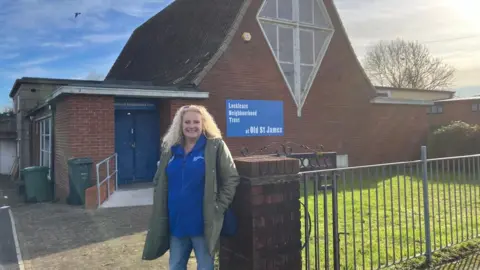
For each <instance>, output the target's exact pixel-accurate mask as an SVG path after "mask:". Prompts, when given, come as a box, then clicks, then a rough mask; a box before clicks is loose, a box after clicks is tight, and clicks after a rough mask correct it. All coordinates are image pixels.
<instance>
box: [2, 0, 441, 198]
mask: <svg viewBox="0 0 480 270" xmlns="http://www.w3.org/2000/svg"><path fill="white" fill-rule="evenodd" d="M277 2H280V1H272V0H266V1H263V0H243V1H238V0H235V1H234V0H223V1H217V0H202V1H198V0H177V1H174V2H173V3H172V4H170V5H169V6H168V7H166V8H165V9H164V10H163V11H161V12H159V13H158V14H157V15H155V16H154V17H152V18H151V19H149V20H148V21H147V22H145V23H144V24H142V25H141V26H139V27H138V28H137V29H136V30H135V31H134V32H133V33H132V35H131V37H130V39H129V40H128V42H127V44H126V45H125V47H124V48H123V50H122V52H121V53H120V55H119V57H118V59H117V60H116V62H115V63H114V65H113V66H112V68H111V70H110V71H109V73H108V75H107V77H106V79H105V81H103V82H88V81H78V82H74V81H72V82H66V83H64V84H63V85H61V86H56V87H55V89H54V90H53V91H52V93H51V94H49V95H48V96H47V97H45V98H44V99H42V102H40V104H39V105H38V106H36V107H35V108H34V109H32V110H29V112H28V116H29V117H31V120H32V119H49V122H48V123H47V124H48V125H44V126H43V129H42V132H40V133H41V134H42V135H41V136H43V137H42V138H48V139H49V140H50V141H49V142H50V144H48V146H49V147H50V149H51V151H50V152H48V154H46V155H47V156H48V158H50V159H51V160H52V162H51V163H49V164H50V166H51V167H52V169H53V171H54V173H53V176H54V179H55V182H56V191H57V192H56V194H57V197H58V198H60V199H65V198H66V196H67V194H68V182H67V181H68V174H67V173H68V171H67V160H68V159H69V158H72V157H84V156H87V157H91V158H93V160H94V162H99V161H101V160H102V159H104V158H106V157H108V156H109V155H111V154H113V153H118V158H119V161H118V162H119V164H118V168H119V183H120V184H130V183H135V182H139V181H151V178H152V177H153V174H154V172H155V168H156V166H155V164H156V161H157V160H158V155H159V145H160V136H161V134H163V133H164V132H165V131H166V129H167V128H168V125H169V123H170V120H171V119H172V117H173V114H174V113H175V111H176V110H177V109H178V108H179V107H180V106H182V105H184V104H191V103H197V104H203V105H206V106H207V107H208V109H209V110H210V111H211V112H212V114H213V115H214V117H215V119H216V121H217V123H218V124H219V126H220V128H221V129H222V131H223V132H224V134H225V135H226V136H225V140H226V142H227V143H228V145H229V147H230V148H231V151H232V153H233V154H234V155H236V156H238V155H240V151H241V149H242V148H243V147H247V148H248V149H249V150H250V152H253V151H255V150H257V149H260V148H262V147H264V146H266V145H268V144H271V143H274V142H285V141H290V142H294V143H297V144H303V145H308V146H311V147H315V146H317V145H319V144H322V145H323V146H324V148H325V150H326V151H335V152H337V153H339V154H346V155H348V158H349V164H350V165H359V164H368V163H378V162H387V161H400V160H409V159H413V158H418V155H419V149H420V145H422V144H423V143H424V142H425V138H426V134H427V132H428V121H427V114H426V108H427V106H431V105H433V102H431V101H424V100H422V101H421V102H416V101H415V100H405V99H393V98H389V97H385V96H381V97H379V96H378V95H377V92H376V89H375V87H374V86H373V85H372V84H371V82H370V81H369V80H368V78H367V76H366V75H365V73H364V71H363V69H362V67H361V65H360V63H359V62H358V60H357V57H356V55H355V53H354V51H353V49H352V47H351V45H350V42H349V40H348V37H347V34H346V32H345V29H344V28H343V25H342V23H341V20H340V17H339V15H338V13H337V10H336V8H335V6H334V4H333V1H332V0H324V1H321V0H318V1H317V0H311V1H302V2H301V3H302V4H300V5H299V6H293V3H294V2H295V1H284V2H285V3H283V2H282V3H283V4H282V6H281V7H277V6H276V4H277ZM290 4H291V5H290ZM296 14H298V15H299V16H297V15H296ZM297 17H298V18H297ZM11 97H12V98H14V100H15V99H16V93H12V94H11ZM230 101H231V103H229V102H230ZM272 102H273V103H272ZM227 104H233V105H232V106H236V105H235V104H240V105H239V106H240V107H242V106H243V105H242V104H247V105H249V104H250V105H251V106H257V107H255V108H256V109H255V111H254V112H248V110H247V112H245V113H247V114H248V113H252V114H256V112H257V111H256V110H258V113H259V114H264V115H267V116H268V117H265V116H263V119H260V117H259V118H258V119H257V118H255V119H257V120H248V118H247V117H245V118H241V119H242V121H244V122H245V121H247V123H246V124H247V125H248V124H249V123H248V121H252V122H251V123H254V124H256V125H262V124H263V125H265V124H266V125H268V121H271V122H275V123H278V125H277V126H275V127H274V128H273V129H272V130H273V131H272V132H273V133H271V134H270V136H266V134H260V133H261V132H260V133H257V132H255V129H253V130H250V131H251V132H250V133H246V131H245V132H244V133H243V134H242V128H243V127H244V126H241V125H240V128H239V129H238V128H237V126H235V125H234V124H235V123H230V122H229V116H228V115H227V114H228V111H229V108H227V106H228V105H227ZM255 104H256V105H255ZM272 104H277V105H272ZM278 104H280V105H279V106H278ZM269 106H272V107H269ZM262 107H263V108H262ZM270 108H272V111H274V112H275V113H274V114H273V115H272V114H270V115H269V113H268V111H269V110H268V109H270ZM273 109H274V110H273ZM237 111H238V110H237ZM237 111H236V112H237ZM240 111H241V110H240ZM40 116H45V118H42V117H40ZM46 116H48V117H46ZM244 119H247V120H244ZM27 120H28V119H27ZM32 121H33V120H32ZM235 121H236V120H234V121H233V122H235ZM255 121H257V122H255ZM262 121H263V122H262ZM265 121H267V123H265ZM244 122H242V123H244ZM45 127H49V128H48V129H45ZM40 128H41V127H40ZM261 130H262V129H261V128H260V131H261ZM47 133H48V134H47ZM229 134H230V135H229ZM42 145H46V144H44V143H42ZM272 151H273V150H272ZM37 156H39V158H42V159H43V157H42V155H37ZM32 162H33V161H32ZM25 165H28V164H26V163H25ZM92 181H94V179H92Z"/></svg>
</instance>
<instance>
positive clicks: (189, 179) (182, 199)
mask: <svg viewBox="0 0 480 270" xmlns="http://www.w3.org/2000/svg"><path fill="white" fill-rule="evenodd" d="M206 142H207V139H206V138H205V136H203V135H202V136H201V137H200V138H199V139H198V140H197V143H196V144H195V146H194V147H193V149H192V151H190V153H188V154H187V155H185V150H184V149H183V147H182V146H181V145H175V146H173V147H172V158H171V159H170V161H169V163H168V166H167V169H166V170H167V171H166V172H167V179H168V212H169V222H170V233H171V234H172V235H173V236H175V237H194V236H201V235H203V226H204V225H203V194H204V190H205V151H204V150H205V145H206Z"/></svg>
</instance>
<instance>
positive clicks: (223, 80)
mask: <svg viewBox="0 0 480 270" xmlns="http://www.w3.org/2000/svg"><path fill="white" fill-rule="evenodd" d="M261 2H262V1H252V4H251V5H250V8H249V9H248V11H247V13H246V15H245V18H244V20H243V21H242V23H241V25H240V27H239V29H238V31H237V33H236V35H235V37H234V38H233V41H232V42H231V44H230V46H229V48H228V49H227V50H226V52H225V53H224V54H223V55H222V57H220V59H219V61H218V62H217V63H216V64H215V66H214V67H213V69H212V70H211V71H210V72H209V73H208V74H207V76H206V77H205V78H204V80H203V81H202V83H201V85H200V88H201V89H205V90H206V91H209V92H210V98H209V99H208V100H206V101H202V102H195V101H173V102H172V106H171V110H172V114H174V113H175V110H176V109H177V108H178V107H179V106H181V105H183V104H186V103H200V104H204V105H206V106H207V107H208V109H209V110H210V111H211V112H212V113H213V115H214V117H215V118H216V121H217V123H218V124H219V126H220V128H221V129H222V131H224V132H225V126H226V119H225V118H226V117H225V111H226V108H225V99H265V100H283V101H284V120H285V136H284V137H254V138H226V142H227V143H228V145H229V147H230V148H231V151H232V153H233V154H234V155H239V154H240V149H241V148H242V146H247V147H248V148H249V149H250V151H253V150H257V149H259V148H261V147H263V146H265V145H267V144H269V143H271V142H273V141H275V142H283V141H292V142H296V143H300V144H306V145H309V146H312V147H314V146H316V145H318V144H323V145H324V146H325V148H326V150H328V151H336V152H337V153H339V154H348V155H349V158H350V164H366V163H373V162H383V161H387V160H388V161H394V160H395V161H398V160H408V159H411V158H417V157H418V155H419V152H420V143H419V142H420V141H422V140H423V139H424V135H425V132H426V128H427V120H426V107H424V106H406V105H373V104H371V103H370V100H371V99H372V98H373V97H374V95H375V90H374V88H373V87H372V86H371V84H370V82H369V81H368V79H367V78H366V77H365V75H364V72H363V70H362V68H361V66H360V65H359V63H358V61H357V59H356V56H355V54H354V52H353V50H352V49H351V47H350V43H349V40H348V38H347V35H346V33H345V32H344V31H343V28H342V25H341V22H340V19H339V17H338V14H337V13H336V10H334V7H333V4H332V1H331V0H325V4H326V6H327V9H328V10H329V13H330V17H331V19H332V21H333V24H334V26H335V29H336V32H335V34H334V36H333V38H332V41H331V43H330V46H329V48H328V50H327V53H326V55H325V57H324V60H323V63H322V65H321V67H320V69H319V72H318V74H317V77H316V80H315V81H314V83H313V86H312V88H311V90H310V93H309V95H308V97H307V100H306V102H305V105H304V107H303V109H302V116H301V117H300V118H299V117H297V108H296V106H295V104H294V101H293V99H292V97H291V94H290V92H289V91H288V88H287V86H286V84H285V82H284V80H283V78H282V76H281V73H280V71H279V70H278V67H277V65H276V63H275V59H274V56H273V55H272V53H271V52H270V49H269V47H268V45H267V43H266V40H265V38H264V36H263V34H262V32H261V29H260V28H259V26H258V22H257V20H256V14H257V11H258V8H259V7H260V4H261ZM243 32H250V33H251V35H252V40H251V41H250V42H249V43H245V42H244V41H243V40H242V39H241V35H242V33H243ZM375 143H376V144H379V145H381V147H378V146H376V145H375Z"/></svg>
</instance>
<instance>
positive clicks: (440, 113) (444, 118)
mask: <svg viewBox="0 0 480 270" xmlns="http://www.w3.org/2000/svg"><path fill="white" fill-rule="evenodd" d="M427 112H428V121H429V124H430V125H431V127H432V128H435V127H439V126H442V125H447V124H449V123H450V122H452V121H458V120H461V121H463V122H465V123H468V124H477V125H480V97H478V96H475V97H465V98H452V99H446V100H438V101H436V102H435V104H434V105H433V106H431V107H429V108H428V110H427Z"/></svg>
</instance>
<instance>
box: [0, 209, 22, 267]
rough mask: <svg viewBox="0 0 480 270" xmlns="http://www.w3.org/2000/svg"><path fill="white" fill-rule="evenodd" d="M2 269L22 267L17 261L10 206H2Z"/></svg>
mask: <svg viewBox="0 0 480 270" xmlns="http://www.w3.org/2000/svg"><path fill="white" fill-rule="evenodd" d="M0 269H1V270H17V269H20V268H19V266H18V261H17V251H16V246H15V238H14V236H13V231H12V221H11V219H10V213H9V207H1V206H0Z"/></svg>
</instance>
